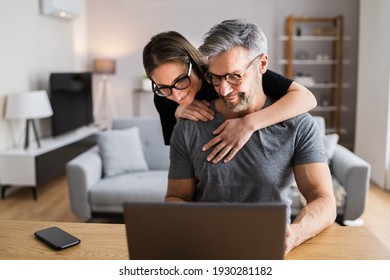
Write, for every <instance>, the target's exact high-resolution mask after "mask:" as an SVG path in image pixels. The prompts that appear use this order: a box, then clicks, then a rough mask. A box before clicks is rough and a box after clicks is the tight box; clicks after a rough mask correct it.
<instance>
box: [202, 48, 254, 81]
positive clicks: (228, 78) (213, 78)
mask: <svg viewBox="0 0 390 280" xmlns="http://www.w3.org/2000/svg"><path fill="white" fill-rule="evenodd" d="M260 56H261V55H258V56H256V57H255V58H254V59H253V60H252V61H251V62H250V63H249V64H248V66H247V67H245V69H244V70H243V71H242V72H241V73H239V74H226V75H215V74H212V73H210V72H207V73H206V75H205V76H204V77H205V79H206V81H207V82H209V83H210V84H212V85H213V86H219V85H221V83H222V79H223V78H225V79H226V81H227V82H228V83H229V84H231V85H234V86H239V85H241V83H242V78H243V76H244V74H245V72H246V70H248V69H249V67H250V66H251V65H252V63H253V62H254V61H255V60H256V59H257V58H258V57H260Z"/></svg>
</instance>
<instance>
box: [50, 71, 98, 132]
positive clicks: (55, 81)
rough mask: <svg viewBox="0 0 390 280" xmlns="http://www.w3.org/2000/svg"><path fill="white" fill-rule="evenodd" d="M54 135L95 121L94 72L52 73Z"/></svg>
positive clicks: (51, 91) (51, 98) (51, 97)
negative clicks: (93, 100)
mask: <svg viewBox="0 0 390 280" xmlns="http://www.w3.org/2000/svg"><path fill="white" fill-rule="evenodd" d="M49 86H50V90H49V91H50V102H51V106H52V109H53V116H52V135H53V136H58V135H61V134H64V133H66V132H69V131H72V130H75V129H77V128H80V127H83V126H88V125H90V124H92V123H93V103H92V73H91V72H83V73H51V74H50V81H49Z"/></svg>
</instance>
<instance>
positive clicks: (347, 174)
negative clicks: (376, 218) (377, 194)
mask: <svg viewBox="0 0 390 280" xmlns="http://www.w3.org/2000/svg"><path fill="white" fill-rule="evenodd" d="M331 173H332V174H333V176H335V177H336V179H337V180H338V181H339V182H340V184H341V185H342V186H343V187H344V188H345V191H346V193H347V195H346V198H345V199H346V201H345V205H344V215H343V220H344V221H345V220H355V219H357V218H359V217H360V216H361V215H362V214H363V211H364V208H365V203H366V197H367V191H368V187H369V180H370V174H371V166H370V165H369V164H368V163H367V162H366V161H364V160H363V159H361V158H360V157H358V156H357V155H356V154H354V153H353V152H351V151H350V150H348V149H346V148H345V147H343V146H341V145H337V146H336V150H335V153H334V156H333V158H332V162H331Z"/></svg>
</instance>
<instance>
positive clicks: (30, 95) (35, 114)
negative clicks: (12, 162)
mask: <svg viewBox="0 0 390 280" xmlns="http://www.w3.org/2000/svg"><path fill="white" fill-rule="evenodd" d="M51 115H53V110H52V108H51V105H50V101H49V97H48V96H47V92H46V91H45V90H38V91H31V92H26V93H22V94H11V95H9V96H8V98H7V106H6V111H5V118H6V119H26V138H25V142H24V149H27V148H28V146H29V142H30V141H29V131H30V124H31V126H32V128H33V130H34V136H35V140H36V141H37V144H38V147H39V148H40V147H41V144H40V142H39V137H38V134H37V129H36V126H35V122H34V119H40V118H46V117H50V116H51Z"/></svg>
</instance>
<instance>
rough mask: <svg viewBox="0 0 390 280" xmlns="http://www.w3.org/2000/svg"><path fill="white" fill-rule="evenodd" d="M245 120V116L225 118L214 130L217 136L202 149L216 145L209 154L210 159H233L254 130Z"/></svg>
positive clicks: (214, 160)
mask: <svg viewBox="0 0 390 280" xmlns="http://www.w3.org/2000/svg"><path fill="white" fill-rule="evenodd" d="M245 120H246V119H245V118H239V119H229V120H225V121H224V122H223V123H222V124H221V125H220V126H219V127H218V128H217V129H216V130H215V131H213V133H214V135H217V136H216V137H214V138H213V139H212V140H211V141H209V142H208V143H207V144H205V145H204V146H203V147H202V151H204V152H206V151H208V150H209V149H210V148H212V147H214V146H215V145H216V147H215V148H214V149H213V150H212V151H211V153H210V154H209V155H208V157H207V160H208V161H212V162H213V163H218V162H219V161H220V160H222V159H224V160H223V162H225V163H226V162H229V161H230V160H232V158H233V157H234V156H235V155H236V154H237V152H238V151H239V150H240V149H241V148H242V147H243V146H244V145H245V143H246V142H248V140H249V138H250V137H251V135H252V133H253V131H254V130H253V128H251V127H250V126H249V125H248V124H247V123H246V121H245Z"/></svg>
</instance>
